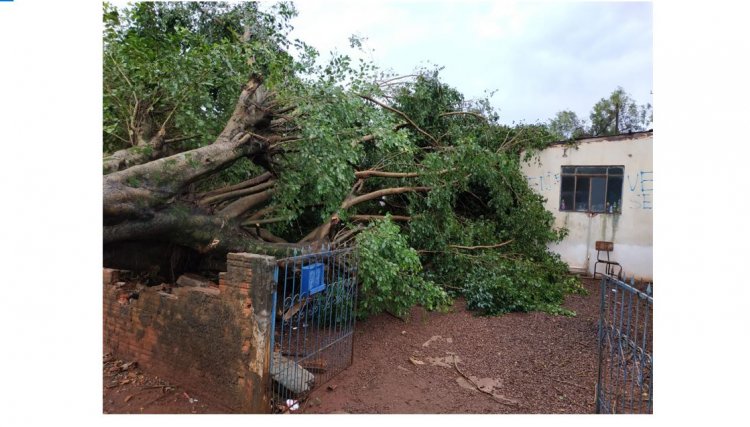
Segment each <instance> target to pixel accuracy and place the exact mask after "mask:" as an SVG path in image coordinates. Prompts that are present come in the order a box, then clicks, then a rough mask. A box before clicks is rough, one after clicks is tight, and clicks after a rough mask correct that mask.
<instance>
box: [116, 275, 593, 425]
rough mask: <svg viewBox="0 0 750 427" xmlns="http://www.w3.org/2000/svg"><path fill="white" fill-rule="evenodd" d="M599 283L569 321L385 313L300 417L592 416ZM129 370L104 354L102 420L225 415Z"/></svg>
mask: <svg viewBox="0 0 750 427" xmlns="http://www.w3.org/2000/svg"><path fill="white" fill-rule="evenodd" d="M598 283H599V281H598V280H597V281H592V280H586V279H584V286H585V287H586V288H587V289H588V290H589V295H588V296H579V295H572V296H569V297H568V298H567V300H566V303H565V307H567V308H570V309H572V310H575V311H576V312H577V313H578V315H577V316H575V317H562V316H552V315H548V314H543V313H513V314H508V315H504V316H500V317H478V316H475V315H474V314H473V313H471V312H468V311H466V310H465V304H464V302H463V301H461V300H459V301H456V304H455V306H454V307H453V309H452V311H451V312H450V313H428V312H425V311H424V310H422V309H420V308H415V309H413V310H412V314H411V320H410V321H409V322H403V321H401V320H399V319H396V318H394V317H392V316H390V315H387V314H382V315H378V316H374V317H372V318H370V319H368V320H367V321H362V322H358V323H357V325H356V329H355V336H354V363H353V365H352V366H350V367H349V368H348V369H346V370H345V371H343V372H341V373H340V374H338V375H337V376H335V377H333V378H332V379H331V380H330V381H329V382H328V383H327V384H325V385H323V386H322V387H320V388H319V389H317V390H315V391H314V392H313V393H312V394H311V395H310V396H309V398H308V399H307V400H306V401H305V402H303V404H302V406H301V408H300V409H299V410H298V411H297V412H298V413H370V414H380V413H391V414H393V413H396V414H399V413H491V414H494V413H497V414H504V413H522V414H536V413H541V414H556V413H567V414H570V413H574V414H581V413H583V414H586V413H593V412H594V387H595V384H596V375H597V365H596V348H597V345H596V344H597V343H596V340H597V321H598V313H599V306H598V301H599V286H598ZM125 362H126V361H115V360H107V358H106V355H105V364H104V387H105V388H104V412H105V413H226V412H227V408H224V407H222V406H221V404H220V402H210V401H209V400H208V399H207V398H206V397H205V396H202V395H201V394H200V391H195V390H184V389H182V388H181V387H180V386H179V385H174V386H173V387H167V386H165V385H166V383H165V382H164V381H163V380H160V379H158V378H156V377H151V376H149V375H148V374H147V372H144V371H142V370H147V367H129V369H126V370H122V369H121V368H119V367H121V366H122V365H123V363H125ZM126 368H127V366H126ZM128 380H129V381H128ZM123 382H125V383H124V384H123ZM331 389H333V390H331ZM195 399H197V400H195Z"/></svg>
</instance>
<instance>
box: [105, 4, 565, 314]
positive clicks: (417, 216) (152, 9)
mask: <svg viewBox="0 0 750 427" xmlns="http://www.w3.org/2000/svg"><path fill="white" fill-rule="evenodd" d="M295 14H296V11H295V10H294V8H293V7H292V6H290V5H287V4H283V3H282V4H278V5H276V6H275V8H274V9H272V10H271V11H270V12H268V13H266V12H262V11H260V10H259V9H258V7H257V4H256V3H251V2H246V3H238V4H235V3H232V4H225V3H200V2H186V3H170V2H164V3H162V2H159V3H136V4H134V5H132V6H129V7H126V8H122V9H117V8H114V7H112V6H109V5H106V4H105V7H104V23H105V25H104V27H105V30H104V87H105V93H104V131H105V135H104V149H105V151H109V152H111V151H114V150H117V149H121V148H126V147H129V146H132V145H136V144H137V143H138V142H139V140H140V139H144V138H146V139H147V138H148V137H149V136H150V135H153V134H154V133H155V132H156V131H157V130H158V128H159V126H161V125H162V124H164V125H165V127H166V131H167V135H168V137H169V138H180V137H191V138H190V139H187V140H186V141H184V142H181V143H179V144H181V145H180V146H179V147H175V150H176V151H182V150H185V149H189V148H194V147H198V146H201V145H204V144H207V143H210V142H212V141H213V140H214V139H215V137H216V136H217V135H218V134H219V133H220V132H221V129H222V128H223V126H224V125H225V124H226V121H227V119H228V117H229V116H230V115H231V113H232V109H233V106H234V104H235V102H236V100H237V96H238V94H239V93H240V90H241V87H242V85H243V84H245V83H246V82H247V79H248V77H249V76H250V75H251V74H253V73H255V74H259V75H262V76H263V77H264V82H265V84H266V85H267V86H268V87H269V88H270V89H272V90H273V91H274V92H275V93H276V99H275V100H276V102H277V103H278V105H282V106H295V107H296V108H295V109H294V110H293V111H290V112H288V113H287V114H288V115H289V117H290V121H289V126H290V128H293V129H295V130H293V131H290V132H289V133H288V134H294V135H298V138H297V139H295V140H290V141H286V142H283V143H282V144H281V145H280V147H279V150H278V153H277V155H275V156H274V158H273V159H272V163H273V167H274V169H275V172H276V173H275V176H276V185H275V190H274V193H273V198H272V200H271V201H270V205H271V206H272V207H273V208H274V210H273V217H278V218H288V221H284V222H276V223H271V224H269V225H268V226H267V228H268V230H269V231H270V232H272V233H273V234H275V235H277V236H280V237H283V238H286V239H288V240H290V241H297V240H299V239H300V238H301V237H302V236H304V235H306V234H307V233H308V232H310V231H311V230H312V229H314V228H315V227H316V226H318V225H320V224H321V223H322V222H323V221H326V220H327V219H328V218H330V216H331V215H332V214H334V213H337V214H338V215H339V217H340V218H341V219H342V221H343V222H344V223H345V224H346V225H347V226H349V227H352V226H354V224H351V223H347V219H348V218H349V217H350V216H351V215H354V214H370V215H388V214H392V215H408V216H410V217H411V218H412V219H411V221H410V222H409V223H408V224H406V223H405V224H403V229H401V228H400V227H399V226H398V225H396V224H394V223H393V222H392V221H391V220H389V219H386V220H384V221H379V222H376V223H374V224H373V225H372V226H371V227H370V228H368V229H366V230H365V231H363V232H361V233H360V234H359V235H358V236H357V243H358V245H359V248H360V251H359V252H360V271H359V278H360V280H361V289H362V291H361V297H360V306H359V314H360V315H362V316H367V315H370V314H373V313H377V312H380V311H383V310H388V311H390V312H392V313H394V314H396V315H398V316H405V315H406V314H408V312H409V308H410V307H412V306H413V305H415V304H419V305H422V306H424V307H426V308H428V309H438V308H442V307H445V306H446V305H447V304H449V303H450V298H449V295H448V291H449V292H450V293H451V294H452V295H454V296H459V295H461V296H463V297H465V298H466V300H467V301H468V302H469V306H470V307H471V308H473V309H476V310H479V311H480V312H482V313H486V314H499V313H505V312H508V311H514V310H520V311H527V310H543V311H547V312H552V313H560V312H562V311H561V309H560V304H562V299H563V296H564V295H565V294H566V293H568V292H571V291H576V290H577V288H576V283H577V282H576V281H575V279H572V278H571V277H570V276H569V275H568V274H567V269H566V268H565V265H564V264H563V263H562V262H561V261H560V260H559V258H556V257H555V256H554V255H552V254H551V253H550V252H549V251H548V250H547V245H548V244H549V243H550V242H555V241H559V240H560V239H561V238H562V237H563V236H564V233H565V231H564V230H557V229H555V228H554V226H553V225H554V221H553V216H552V214H551V213H550V212H548V211H546V210H545V209H544V205H543V199H542V197H541V196H539V195H537V194H536V193H534V192H533V191H532V190H531V189H530V188H529V186H528V185H527V181H526V179H525V177H524V175H523V173H522V172H521V162H522V160H524V159H522V153H525V155H526V158H528V157H529V156H531V155H533V153H534V152H535V151H536V150H540V149H543V148H544V147H546V146H547V145H548V144H549V143H550V142H551V141H554V140H555V139H556V138H558V136H557V135H556V134H555V133H554V132H550V130H549V128H548V127H547V126H544V125H525V124H523V125H517V126H505V125H500V124H499V123H498V119H499V115H498V113H497V112H496V111H495V110H494V109H493V108H492V106H491V104H490V101H489V99H488V98H483V99H475V100H469V99H466V98H465V97H464V96H463V95H462V94H461V93H460V92H459V91H458V90H456V89H455V88H452V87H450V86H449V85H447V84H445V83H443V82H442V81H441V79H440V70H439V69H419V70H416V71H415V77H413V78H409V79H406V78H403V77H401V76H393V75H391V74H388V73H385V72H383V71H381V70H380V69H379V68H378V67H377V66H376V65H375V64H373V63H372V62H368V61H366V60H362V59H359V60H353V59H352V58H351V57H350V56H349V55H346V54H342V53H335V54H334V55H333V56H332V58H331V59H330V61H328V62H327V63H324V64H319V63H318V61H317V60H318V53H317V52H316V51H315V50H314V49H313V48H311V47H309V46H307V45H306V44H305V43H304V42H301V41H298V40H295V41H289V40H288V37H287V36H288V32H289V30H290V28H291V27H290V25H289V20H290V19H291V18H292V17H293V16H294V15H295ZM349 42H350V46H351V47H352V48H356V49H360V50H364V46H365V44H366V40H365V39H363V38H360V37H354V36H353V37H352V38H351V39H350V40H349ZM293 49H294V50H297V52H298V54H297V55H291V54H290V53H288V52H289V51H291V50H293ZM366 98H370V99H375V100H378V101H380V102H382V103H385V104H388V105H391V106H393V108H395V109H396V110H398V111H399V112H400V113H401V114H399V113H396V112H394V111H389V110H387V109H384V108H382V107H381V106H379V105H376V103H373V102H371V101H369V100H367V99H366ZM402 114H403V115H405V116H406V117H408V120H407V119H406V118H405V117H403V115H402ZM417 128H418V129H417ZM365 136H368V137H369V138H367V141H366V142H365V141H364V140H363V137H365ZM189 166H190V167H195V166H197V164H196V163H194V161H192V160H191V161H189ZM364 170H379V171H384V172H415V173H417V174H418V176H415V177H409V178H379V177H372V178H368V179H366V180H365V181H364V182H363V184H362V188H361V189H359V194H365V193H368V192H371V191H375V190H378V189H383V188H389V187H409V186H414V187H417V186H418V187H429V188H430V191H429V192H405V193H401V194H394V195H388V196H386V197H382V198H380V199H377V200H371V201H368V202H365V203H361V204H357V205H354V206H352V207H351V208H349V209H346V210H343V211H342V210H341V205H342V202H343V201H344V200H345V199H346V197H347V196H348V195H349V194H350V192H351V191H352V187H353V185H354V183H355V182H356V179H355V171H364ZM263 171H264V170H263V168H261V167H260V166H258V165H257V164H254V163H253V162H252V161H251V160H250V159H241V160H239V161H237V162H235V163H234V164H233V165H231V166H229V167H228V168H226V169H223V170H221V171H218V172H217V173H215V174H212V175H210V176H208V177H206V178H204V179H202V180H201V181H199V182H196V183H195V184H194V185H195V188H194V190H196V191H198V192H200V191H208V190H211V189H214V188H217V187H220V186H223V185H227V184H233V183H237V182H240V181H243V180H246V179H248V178H251V177H254V176H257V175H259V174H260V173H262V172H263ZM165 176H166V174H165ZM136 184H138V183H135V182H134V183H133V185H136ZM500 242H509V243H507V244H506V245H504V246H502V247H494V248H492V247H491V248H486V249H482V248H479V249H462V248H460V247H457V246H465V247H474V246H495V245H497V244H498V243H500ZM417 249H419V251H417Z"/></svg>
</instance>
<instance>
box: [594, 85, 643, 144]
mask: <svg viewBox="0 0 750 427" xmlns="http://www.w3.org/2000/svg"><path fill="white" fill-rule="evenodd" d="M589 117H590V119H591V128H590V132H591V134H592V135H594V136H599V135H617V134H620V133H626V132H637V131H643V130H646V129H647V128H648V126H649V125H650V124H651V119H652V117H653V116H652V108H651V104H645V105H638V104H636V103H635V101H634V100H633V99H632V98H631V97H630V95H629V94H627V93H626V92H625V90H623V88H622V87H618V88H617V89H616V90H615V91H614V92H612V94H611V95H609V98H602V99H600V100H599V102H597V103H596V104H595V105H594V108H593V109H592V110H591V115H590V116H589Z"/></svg>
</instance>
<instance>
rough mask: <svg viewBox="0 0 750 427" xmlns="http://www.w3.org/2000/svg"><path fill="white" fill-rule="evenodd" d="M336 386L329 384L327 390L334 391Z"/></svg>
mask: <svg viewBox="0 0 750 427" xmlns="http://www.w3.org/2000/svg"><path fill="white" fill-rule="evenodd" d="M336 387H338V386H337V385H336V384H331V385H329V386H328V391H334V390H336Z"/></svg>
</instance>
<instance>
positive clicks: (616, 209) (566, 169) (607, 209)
mask: <svg viewBox="0 0 750 427" xmlns="http://www.w3.org/2000/svg"><path fill="white" fill-rule="evenodd" d="M570 168H572V170H573V172H570ZM617 168H619V169H620V172H619V173H618V172H616V171H611V170H612V169H617ZM579 169H584V170H585V169H589V170H591V169H604V171H603V172H586V171H582V172H579ZM624 177H625V166H624V165H562V166H560V200H559V203H558V205H557V209H558V210H559V211H560V212H580V213H586V214H610V215H613V214H620V213H622V196H623V191H622V190H623V187H624V186H625V178H624ZM565 178H573V191H572V193H571V196H570V197H571V198H572V204H571V207H570V208H568V209H563V208H562V206H563V202H564V200H563V181H564V180H565ZM579 178H586V179H587V181H588V188H587V189H586V193H587V201H586V206H587V208H586V209H585V210H578V209H577V208H576V198H577V196H578V181H579ZM594 178H603V179H604V210H603V211H594V210H592V201H591V196H592V191H591V189H592V186H593V185H594V184H593V183H594ZM610 178H620V189H619V196H620V197H619V199H618V201H617V202H615V205H616V206H614V205H613V206H608V205H609V201H608V199H609V190H610V181H611V179H610ZM581 188H583V187H581ZM618 202H619V203H618Z"/></svg>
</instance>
